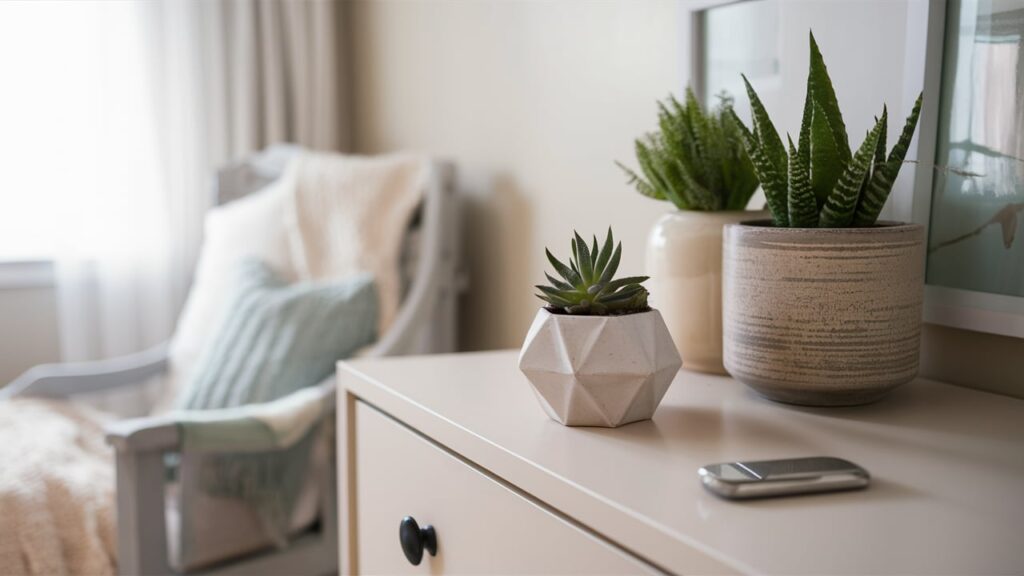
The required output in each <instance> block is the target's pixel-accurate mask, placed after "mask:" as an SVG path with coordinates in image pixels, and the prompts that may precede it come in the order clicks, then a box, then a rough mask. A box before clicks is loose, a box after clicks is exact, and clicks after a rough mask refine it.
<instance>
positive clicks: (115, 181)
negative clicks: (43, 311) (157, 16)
mask: <svg viewBox="0 0 1024 576" xmlns="http://www.w3.org/2000/svg"><path fill="white" fill-rule="evenodd" d="M137 10H138V5H137V4H136V3H134V2H103V1H99V2H94V1H86V2H79V1H69V2H33V1H25V2H21V1H16V2H0V166H2V169H0V261H11V260H39V259H46V260H49V259H53V258H55V257H58V256H59V255H60V254H61V253H65V252H67V253H74V254H76V255H77V256H82V255H90V254H100V253H103V254H109V253H112V252H113V253H116V252H117V251H119V250H131V249H134V247H135V246H137V242H132V243H121V242H119V241H118V240H119V238H123V237H125V230H127V229H130V228H131V227H132V226H133V221H141V220H136V219H135V218H125V217H124V214H126V213H132V214H135V213H137V212H138V210H139V209H140V208H141V209H158V208H159V207H157V206H140V205H139V204H140V203H143V204H144V203H146V202H151V199H152V198H155V197H156V195H154V194H145V193H139V192H140V191H141V190H144V189H145V188H146V187H147V186H153V185H154V183H155V178H156V171H155V170H154V166H155V164H154V162H153V158H154V154H153V151H154V144H155V138H153V128H152V126H153V122H152V120H153V118H152V114H150V110H151V106H152V104H151V101H150V97H151V95H150V94H148V93H147V86H148V83H147V82H146V79H145V74H146V66H145V65H144V60H145V57H146V52H145V51H144V50H142V46H143V44H142V42H141V41H140V40H141V34H142V32H143V30H142V27H141V26H140V23H141V22H142V20H141V19H140V18H139V17H138V14H137ZM134 225H136V226H138V224H134ZM153 233H155V231H154V232H153ZM135 237H137V236H135ZM122 244H126V245H122Z"/></svg>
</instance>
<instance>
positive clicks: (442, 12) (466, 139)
mask: <svg viewBox="0 0 1024 576" xmlns="http://www.w3.org/2000/svg"><path fill="white" fill-rule="evenodd" d="M352 9H353V10H352V12H353V13H352V14H351V25H352V30H353V33H354V37H353V42H354V47H353V51H354V62H353V66H354V70H355V78H354V86H355V90H356V94H355V112H356V149H357V151H359V152H366V153H375V152H384V151H390V150H397V149H411V150H421V151H425V152H429V153H431V154H435V155H438V156H444V157H449V158H452V159H454V160H456V161H457V164H458V169H459V170H460V174H461V182H460V184H461V187H462V189H463V190H464V191H465V192H466V193H467V194H468V206H467V209H468V213H467V216H468V219H467V221H468V230H467V234H468V236H467V241H466V243H465V244H466V249H467V254H466V256H467V259H468V264H469V267H470V272H471V282H472V287H471V290H470V292H469V294H468V295H467V297H466V305H465V306H464V308H463V311H462V312H463V320H464V322H463V328H464V336H465V337H464V338H463V344H464V345H465V347H467V348H469V349H481V348H496V347H513V346H518V345H519V344H520V343H521V342H522V338H523V336H524V335H525V333H526V329H527V328H528V326H529V323H530V321H531V320H532V317H533V315H534V313H535V311H536V309H537V308H538V306H539V304H540V301H539V300H537V299H536V298H534V296H533V292H534V290H533V288H532V285H533V284H537V283H539V282H540V281H541V280H543V271H544V269H545V260H544V247H545V246H549V247H551V248H552V250H553V251H554V252H555V253H556V254H562V255H563V256H564V255H565V254H566V252H567V251H568V246H569V239H570V235H571V233H572V231H573V229H576V230H578V231H579V232H580V233H581V234H593V233H597V234H599V235H600V234H601V233H603V232H604V231H605V229H606V228H607V227H608V226H609V225H611V226H613V227H614V230H615V233H616V235H617V237H618V238H619V239H621V240H622V242H623V265H622V270H623V271H624V272H627V273H641V272H642V270H643V265H644V264H643V254H644V246H645V241H646V235H647V231H648V229H649V228H650V227H651V225H652V224H653V222H654V221H655V220H656V219H657V217H658V215H659V214H660V213H662V212H663V211H664V210H665V209H666V206H667V205H663V204H661V203H658V202H654V201H652V200H648V199H646V198H643V197H641V196H639V195H638V194H636V193H635V192H634V191H633V190H631V189H630V188H629V187H628V186H627V185H626V184H625V178H624V177H623V175H622V173H621V172H620V171H619V169H618V168H617V167H616V166H615V164H614V160H616V159H619V160H623V161H628V162H632V154H633V139H634V138H635V137H637V136H638V135H640V134H641V133H643V132H644V131H646V130H649V129H651V128H652V127H653V126H654V123H655V106H654V102H655V100H656V99H658V98H662V97H664V96H666V95H667V94H668V93H669V92H670V91H676V90H678V88H679V87H680V86H681V85H682V82H683V76H682V74H683V72H682V68H681V64H682V63H683V62H684V61H685V60H684V59H683V58H681V56H680V54H679V43H680V37H679V35H678V30H679V25H678V24H679V20H678V13H679V12H678V4H677V2H676V0H647V1H644V2H636V1H633V0H613V1H594V0H562V1H559V2H536V1H523V2H509V1H503V0H480V1H473V2H469V1H447V0H423V1H416V2H405V1H389V0H384V1H376V0H368V1H357V2H354V3H353V4H352Z"/></svg>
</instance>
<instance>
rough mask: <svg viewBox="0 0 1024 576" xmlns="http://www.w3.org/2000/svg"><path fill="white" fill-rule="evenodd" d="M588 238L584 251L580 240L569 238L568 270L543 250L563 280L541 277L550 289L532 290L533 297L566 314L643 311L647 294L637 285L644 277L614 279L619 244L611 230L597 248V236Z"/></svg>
mask: <svg viewBox="0 0 1024 576" xmlns="http://www.w3.org/2000/svg"><path fill="white" fill-rule="evenodd" d="M592 238H593V241H592V242H591V245H590V246H589V247H588V246H587V243H586V241H584V240H583V237H582V236H580V235H579V234H577V233H574V234H573V238H572V242H571V244H572V251H573V256H572V258H571V259H570V260H569V265H568V266H566V265H565V264H564V263H562V261H560V260H559V259H558V258H555V256H554V255H553V254H551V251H550V250H545V253H546V254H547V258H548V261H549V262H550V263H551V265H552V266H553V267H554V268H555V270H556V271H557V272H558V274H559V275H561V276H562V277H563V278H564V279H565V280H564V281H563V280H559V279H557V278H555V277H553V276H551V275H550V274H547V273H545V274H544V276H545V277H546V278H547V280H548V282H549V283H550V285H547V286H545V285H538V286H536V288H537V290H538V292H539V293H538V294H536V296H537V297H538V298H540V299H541V300H544V301H545V302H547V303H548V305H549V307H550V308H549V309H552V310H556V311H557V310H560V311H562V312H565V313H567V314H590V315H603V314H628V313H633V312H643V311H645V310H647V309H648V307H647V290H646V289H645V288H644V287H643V286H642V285H641V283H642V282H644V281H646V280H647V277H646V276H631V277H628V278H619V279H615V278H614V275H615V271H616V269H617V268H618V266H619V260H620V258H621V257H622V244H621V243H620V244H618V245H616V244H615V239H614V236H613V235H612V231H611V229H610V228H609V229H608V234H607V236H606V238H605V241H604V244H603V245H602V246H601V247H600V248H599V247H598V243H597V236H596V235H594V236H593V237H592ZM613 246H615V249H614V250H613V249H612V247H613ZM577 270H579V272H577Z"/></svg>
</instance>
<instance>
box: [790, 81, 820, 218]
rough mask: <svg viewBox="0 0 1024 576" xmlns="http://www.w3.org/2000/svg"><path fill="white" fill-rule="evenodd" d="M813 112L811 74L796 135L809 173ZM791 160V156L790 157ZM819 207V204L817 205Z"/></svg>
mask: <svg viewBox="0 0 1024 576" xmlns="http://www.w3.org/2000/svg"><path fill="white" fill-rule="evenodd" d="M813 113H814V100H813V99H812V98H811V75H810V74H809V73H808V75H807V94H805V95H804V114H803V117H802V118H801V119H800V135H799V136H797V140H796V146H797V149H796V150H797V157H798V158H799V159H800V162H802V163H803V165H804V166H805V167H807V172H808V174H810V166H811V119H812V115H813ZM790 161H791V162H792V158H791V159H790ZM818 207H819V208H820V207H821V206H820V205H819V206H818Z"/></svg>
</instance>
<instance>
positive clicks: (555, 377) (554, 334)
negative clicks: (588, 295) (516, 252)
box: [519, 308, 682, 428]
mask: <svg viewBox="0 0 1024 576" xmlns="http://www.w3.org/2000/svg"><path fill="white" fill-rule="evenodd" d="M681 364H682V362H681V360H680V359H679V354H678V353H677V352H676V347H675V344H673V343H672V336H670V335H669V333H668V329H666V328H665V322H664V321H662V319H661V314H659V313H658V311H657V310H650V311H647V312H641V313H638V314H625V315H622V316H579V315H571V314H552V313H551V312H548V311H547V310H546V309H544V308H541V310H540V311H539V312H537V316H536V318H534V320H533V325H532V326H531V327H530V331H529V333H527V335H526V341H525V342H524V343H523V349H522V351H521V352H520V353H519V369H520V370H522V371H523V373H524V374H526V377H527V379H529V381H530V384H531V385H532V386H533V391H534V392H535V393H536V396H537V400H538V401H539V402H540V405H541V407H542V408H543V409H544V411H545V412H547V414H548V416H550V417H551V418H552V419H554V420H556V421H558V422H560V423H562V424H565V425H566V426H604V427H608V428H614V427H616V426H622V425H623V424H628V423H630V422H636V421H638V420H647V419H648V418H650V417H651V416H653V415H654V411H655V409H657V407H658V404H659V403H660V402H661V399H662V397H663V396H664V395H665V392H666V391H667V390H668V387H669V385H671V384H672V380H673V379H674V378H675V376H676V373H677V372H679V366H680V365H681Z"/></svg>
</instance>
